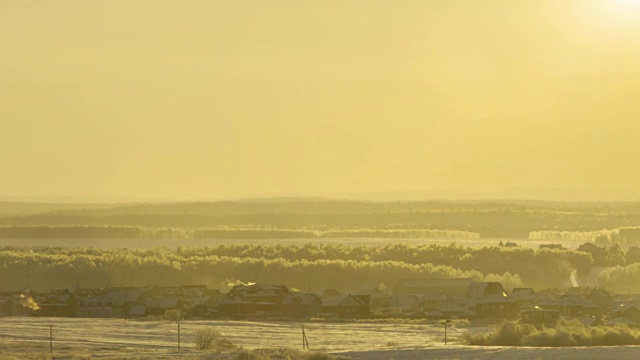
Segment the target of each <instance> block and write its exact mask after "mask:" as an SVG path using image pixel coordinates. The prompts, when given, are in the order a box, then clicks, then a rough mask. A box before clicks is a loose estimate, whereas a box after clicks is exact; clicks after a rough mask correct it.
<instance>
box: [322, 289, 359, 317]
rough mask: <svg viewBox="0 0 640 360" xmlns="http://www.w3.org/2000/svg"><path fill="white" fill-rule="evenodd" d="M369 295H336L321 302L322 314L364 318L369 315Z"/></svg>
mask: <svg viewBox="0 0 640 360" xmlns="http://www.w3.org/2000/svg"><path fill="white" fill-rule="evenodd" d="M370 301H371V296H370V295H351V294H349V295H338V296H334V297H331V298H327V299H324V300H323V301H322V308H321V310H322V313H323V314H332V315H337V316H341V317H355V316H366V315H369V314H370V313H371V309H370V307H369V305H370Z"/></svg>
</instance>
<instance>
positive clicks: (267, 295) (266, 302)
mask: <svg viewBox="0 0 640 360" xmlns="http://www.w3.org/2000/svg"><path fill="white" fill-rule="evenodd" d="M290 294H291V292H290V291H289V289H287V287H286V286H284V285H266V284H248V285H237V286H234V287H233V288H232V289H231V291H230V292H229V294H227V296H225V297H224V298H222V299H221V300H220V303H219V305H218V312H219V314H220V315H222V316H235V315H250V314H254V315H257V314H273V315H275V314H282V304H283V301H284V299H285V297H286V296H288V295H290Z"/></svg>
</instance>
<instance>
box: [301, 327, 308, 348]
mask: <svg viewBox="0 0 640 360" xmlns="http://www.w3.org/2000/svg"><path fill="white" fill-rule="evenodd" d="M304 349H307V350H309V342H308V341H307V334H306V333H305V332H304V325H302V350H304Z"/></svg>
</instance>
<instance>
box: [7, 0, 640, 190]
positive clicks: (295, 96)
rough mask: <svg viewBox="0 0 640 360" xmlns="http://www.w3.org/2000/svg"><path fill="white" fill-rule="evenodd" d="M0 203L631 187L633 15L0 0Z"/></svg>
mask: <svg viewBox="0 0 640 360" xmlns="http://www.w3.org/2000/svg"><path fill="white" fill-rule="evenodd" d="M0 123H1V125H2V126H1V127H0V169H2V170H1V171H0V196H15V195H36V196H41V195H51V196H69V195H73V196H91V197H149V198H174V199H178V198H190V199H193V198H203V199H204V198H206V199H211V198H218V197H236V196H250V195H255V194H291V193H296V194H299V193H334V192H376V191H405V190H415V189H448V190H454V191H455V190H464V191H468V190H474V191H475V190H499V189H508V188H562V189H631V190H635V191H638V190H640V166H639V165H638V163H639V162H638V160H637V159H636V158H637V157H638V155H639V154H640V1H632V0H602V1H587V0H584V1H559V0H553V1H538V0H536V1H513V0H504V1H498V0H495V1H454V0H441V1H427V0H419V1H373V0H366V1H365V0H362V1H344V0H339V1H330V0H316V1H310V0H309V1H301V0H290V1H261V0H255V1H241V0H238V1H208V0H207V1H177V0H176V1H159V0H149V1H112V0H110V1H86V0H77V1H63V0H60V1H49V0H41V1H35V0H32V1H25V0H2V1H0Z"/></svg>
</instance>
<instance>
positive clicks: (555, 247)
mask: <svg viewBox="0 0 640 360" xmlns="http://www.w3.org/2000/svg"><path fill="white" fill-rule="evenodd" d="M540 249H552V250H562V249H564V247H562V244H540Z"/></svg>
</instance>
